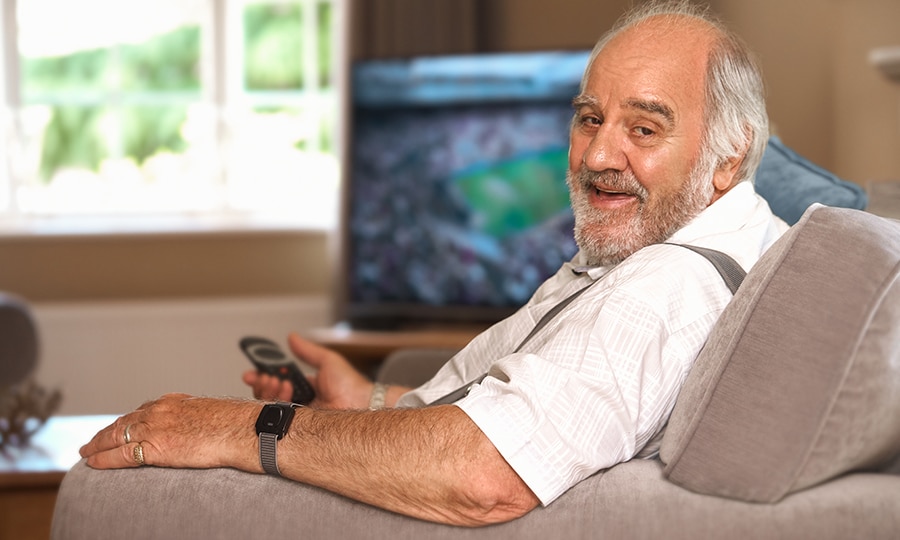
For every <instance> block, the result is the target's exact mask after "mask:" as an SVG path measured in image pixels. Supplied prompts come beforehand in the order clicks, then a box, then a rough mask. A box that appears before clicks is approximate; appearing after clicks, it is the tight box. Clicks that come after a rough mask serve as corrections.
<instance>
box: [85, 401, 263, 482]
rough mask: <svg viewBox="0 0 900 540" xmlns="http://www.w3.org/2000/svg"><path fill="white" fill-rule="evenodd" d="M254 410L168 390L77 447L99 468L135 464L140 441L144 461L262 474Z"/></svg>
mask: <svg viewBox="0 0 900 540" xmlns="http://www.w3.org/2000/svg"><path fill="white" fill-rule="evenodd" d="M260 410H262V403H260V402H256V401H249V400H229V399H212V398H198V397H191V396H188V395H185V394H168V395H165V396H163V397H161V398H159V399H158V400H156V401H151V402H148V403H145V404H143V405H141V406H140V408H138V409H137V410H136V411H134V412H132V413H130V414H127V415H125V416H122V417H121V418H119V419H118V420H116V421H115V422H114V423H113V424H112V425H110V426H108V427H106V428H104V429H103V430H101V431H100V432H99V433H97V434H96V435H95V436H94V438H93V439H91V441H90V442H89V443H87V444H86V445H84V446H83V447H82V448H81V456H82V457H84V458H87V464H88V465H89V466H91V467H95V468H99V469H120V468H126V467H137V466H139V465H140V463H138V462H137V461H136V460H135V447H137V446H138V444H140V445H141V448H142V454H143V458H144V464H146V465H156V466H159V467H177V468H188V469H195V468H212V467H236V468H239V469H244V470H248V471H257V472H262V467H261V466H260V464H259V459H258V458H257V449H258V446H257V444H258V443H257V437H256V433H255V431H254V429H253V426H254V425H255V422H256V418H257V416H259V412H260ZM126 428H127V430H128V437H127V438H126V435H125V433H126Z"/></svg>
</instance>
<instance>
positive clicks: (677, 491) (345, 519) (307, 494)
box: [51, 460, 900, 540]
mask: <svg viewBox="0 0 900 540" xmlns="http://www.w3.org/2000/svg"><path fill="white" fill-rule="evenodd" d="M898 494H900V476H895V475H888V474H855V475H851V476H846V477H842V478H839V479H836V480H833V481H831V482H828V483H826V484H823V485H821V486H817V487H815V488H811V489H809V490H806V491H803V492H800V493H796V494H793V495H790V496H788V497H787V498H785V499H784V500H783V501H781V502H780V503H779V504H777V505H764V504H753V503H745V502H740V501H735V500H730V499H724V498H718V497H711V496H707V495H699V494H696V493H692V492H690V491H687V490H685V489H682V488H680V487H678V486H676V485H674V484H671V483H669V482H667V481H665V480H664V479H663V477H662V465H661V463H660V462H659V461H656V460H650V461H644V460H635V461H630V462H626V463H622V464H620V465H617V466H616V467H613V468H612V469H610V470H609V471H607V472H605V473H603V474H598V475H594V476H592V477H590V478H588V479H587V480H585V481H584V482H581V483H580V484H578V485H576V486H575V487H573V488H572V489H570V490H569V491H568V492H566V493H565V494H563V495H562V496H561V497H560V498H559V499H558V500H557V501H556V502H554V503H553V504H551V505H550V506H547V507H545V508H538V509H536V510H533V511H532V512H530V513H529V514H527V515H525V516H524V517H522V518H520V519H518V520H516V521H512V522H509V523H505V524H501V525H495V526H489V527H484V528H480V529H463V528H459V527H452V526H445V525H438V524H434V523H427V522H424V521H419V520H415V519H412V518H407V517H404V516H401V515H398V514H393V513H390V512H386V511H383V510H379V509H377V508H374V507H371V506H368V505H365V504H363V503H359V502H355V501H352V500H349V499H346V498H344V497H341V496H339V495H334V494H332V493H329V492H327V491H324V490H321V489H318V488H315V487H311V486H307V485H304V484H300V483H296V482H292V481H290V480H285V479H282V478H275V477H271V476H263V475H258V474H250V473H244V472H241V471H236V470H233V469H211V470H177V469H162V468H155V467H144V468H141V469H124V470H112V471H100V470H94V469H90V468H89V467H87V466H86V465H85V464H84V462H81V463H78V464H77V465H76V466H75V467H74V468H73V469H72V470H71V471H70V472H69V473H68V474H67V475H66V477H65V479H64V480H63V482H62V486H61V487H60V492H59V496H58V499H57V505H56V510H55V514H54V518H53V524H52V534H51V538H52V539H54V540H78V539H90V540H104V539H108V538H109V539H119V538H128V539H129V540H141V539H156V538H198V539H199V538H219V539H228V538H241V539H244V538H303V539H304V540H316V539H331V538H367V539H374V540H377V539H386V540H404V539H410V540H412V539H419V538H429V539H432V540H442V539H459V538H473V539H495V538H517V539H523V540H529V539H539V540H546V539H547V538H570V539H579V538H598V537H602V538H654V539H655V538H666V539H667V540H680V539H695V538H742V539H754V538H760V539H768V538H798V537H803V538H818V539H825V540H827V539H832V538H834V539H844V538H870V539H880V538H884V539H887V538H898V537H900V496H898Z"/></svg>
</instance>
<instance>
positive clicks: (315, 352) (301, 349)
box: [288, 333, 340, 368]
mask: <svg viewBox="0 0 900 540" xmlns="http://www.w3.org/2000/svg"><path fill="white" fill-rule="evenodd" d="M288 346H289V347H290V348H291V352H293V353H294V355H295V356H297V358H300V359H301V360H303V361H304V362H306V363H307V364H309V365H311V366H313V367H315V368H321V367H322V363H323V362H326V361H328V360H329V359H333V358H334V357H338V358H340V355H338V354H337V353H335V352H334V351H332V350H331V349H326V348H325V347H322V346H320V345H316V344H315V343H313V342H312V341H309V340H308V339H304V338H302V337H300V335H299V334H296V333H291V334H290V335H288Z"/></svg>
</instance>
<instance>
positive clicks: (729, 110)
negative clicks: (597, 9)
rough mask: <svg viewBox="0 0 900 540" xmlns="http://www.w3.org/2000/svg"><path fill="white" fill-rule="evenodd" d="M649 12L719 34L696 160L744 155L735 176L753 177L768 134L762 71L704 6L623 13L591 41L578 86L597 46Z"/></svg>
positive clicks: (678, 4)
mask: <svg viewBox="0 0 900 540" xmlns="http://www.w3.org/2000/svg"><path fill="white" fill-rule="evenodd" d="M653 17H666V18H672V19H674V18H680V17H690V18H694V19H700V20H702V21H704V22H706V23H707V24H709V25H710V27H711V28H712V29H713V30H714V31H715V33H716V34H717V35H718V37H717V39H716V40H715V43H714V45H713V47H712V50H711V51H710V53H709V58H708V62H707V68H706V86H705V90H706V95H705V107H704V112H703V114H704V120H705V124H706V131H705V133H704V136H703V143H702V147H701V148H702V152H701V157H700V159H701V160H702V161H703V165H705V166H706V167H707V170H709V168H711V167H717V166H720V165H723V164H724V163H726V162H727V161H728V160H730V159H735V158H740V157H741V156H742V155H743V156H744V161H743V163H741V166H740V168H739V169H738V171H737V179H738V181H744V180H749V181H752V180H753V176H754V174H755V173H756V168H757V167H758V166H759V162H760V161H761V160H762V155H763V152H765V149H766V143H767V142H768V139H769V117H768V114H767V112H766V97H765V84H764V82H763V77H762V71H761V70H760V68H759V65H758V63H757V61H756V59H755V57H754V55H753V53H752V52H751V51H750V49H749V48H748V47H747V46H746V45H745V44H744V42H743V41H742V40H741V39H740V38H739V37H738V36H736V35H735V34H734V33H733V32H732V31H731V30H729V29H728V28H726V27H725V25H724V24H723V23H722V22H721V21H719V20H718V19H717V18H715V17H714V16H712V15H711V14H710V12H709V9H708V8H706V7H702V6H698V5H695V4H692V3H691V2H689V1H686V0H676V1H650V2H647V3H644V4H642V5H640V6H638V7H636V8H635V9H633V10H631V11H629V12H627V13H626V14H625V15H624V16H623V17H622V18H621V19H620V20H619V21H618V22H617V23H616V24H615V25H614V26H613V27H612V28H611V29H610V30H609V31H608V32H606V33H605V34H604V35H603V36H602V37H601V38H600V40H599V41H598V42H597V44H596V45H595V46H594V50H593V51H592V52H591V55H590V59H589V60H588V65H587V68H586V69H585V71H584V76H583V77H582V79H581V90H582V91H584V89H585V87H586V85H587V79H588V73H589V72H590V68H591V65H592V64H593V63H594V59H595V58H596V57H597V55H598V54H600V51H602V50H603V48H604V47H606V45H607V44H608V43H609V42H610V41H612V39H613V38H615V37H616V36H618V35H619V34H620V33H621V32H622V31H624V30H627V29H629V28H632V27H634V26H636V25H638V24H639V23H641V22H643V21H645V20H647V19H650V18H653Z"/></svg>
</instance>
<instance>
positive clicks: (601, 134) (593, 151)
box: [581, 123, 628, 171]
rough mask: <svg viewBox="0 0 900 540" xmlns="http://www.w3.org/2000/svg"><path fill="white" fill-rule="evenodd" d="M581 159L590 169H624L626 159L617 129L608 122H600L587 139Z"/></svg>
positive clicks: (622, 142)
mask: <svg viewBox="0 0 900 540" xmlns="http://www.w3.org/2000/svg"><path fill="white" fill-rule="evenodd" d="M581 160H582V163H583V164H584V166H585V167H586V168H588V169H589V170H592V171H605V170H615V171H623V170H625V168H626V167H627V163H628V160H627V158H626V156H625V148H624V141H623V140H622V137H621V133H620V132H619V130H616V129H615V128H614V127H613V126H611V125H610V124H608V123H604V124H601V125H600V126H599V127H598V128H597V131H595V132H594V134H593V136H592V137H591V138H590V140H589V141H588V144H587V147H586V148H585V149H584V153H583V154H582V158H581Z"/></svg>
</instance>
